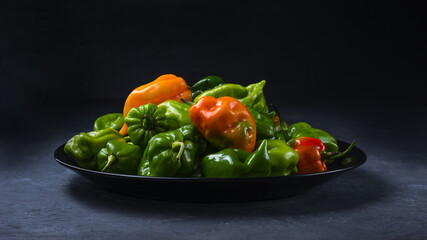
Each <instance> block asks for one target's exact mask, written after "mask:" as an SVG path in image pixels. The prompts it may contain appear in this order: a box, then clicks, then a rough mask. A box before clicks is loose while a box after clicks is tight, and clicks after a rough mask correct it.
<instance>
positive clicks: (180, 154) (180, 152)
mask: <svg viewBox="0 0 427 240" xmlns="http://www.w3.org/2000/svg"><path fill="white" fill-rule="evenodd" d="M177 145H179V151H178V154H177V155H176V160H177V161H179V159H181V156H182V153H184V148H185V144H184V142H174V143H172V149H174V148H176V146H177Z"/></svg>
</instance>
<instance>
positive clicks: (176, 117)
mask: <svg viewBox="0 0 427 240" xmlns="http://www.w3.org/2000/svg"><path fill="white" fill-rule="evenodd" d="M189 110H190V106H188V105H187V104H184V103H181V102H177V101H173V100H168V101H165V102H163V103H161V104H159V105H158V106H156V105H154V104H153V103H147V104H144V105H141V106H139V107H136V108H132V109H131V110H130V111H129V113H128V115H127V116H126V117H125V123H126V124H127V126H128V135H129V137H130V139H131V141H132V143H133V144H136V145H138V146H140V147H141V148H142V149H145V147H146V146H147V144H148V141H149V140H150V139H151V138H152V137H153V136H154V135H156V134H157V133H161V132H167V131H169V130H174V129H177V128H179V127H182V126H185V125H187V124H190V123H191V121H190V118H189V116H188V112H189Z"/></svg>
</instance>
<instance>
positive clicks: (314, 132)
mask: <svg viewBox="0 0 427 240" xmlns="http://www.w3.org/2000/svg"><path fill="white" fill-rule="evenodd" d="M297 137H312V138H317V139H319V140H320V141H322V142H323V144H324V145H325V151H326V152H338V151H339V149H338V144H337V140H336V139H335V138H334V137H333V136H332V135H331V134H329V133H327V132H325V131H323V130H321V129H318V128H312V127H311V126H310V124H308V123H305V122H298V123H294V124H292V125H290V126H289V131H288V138H289V140H290V139H294V138H297Z"/></svg>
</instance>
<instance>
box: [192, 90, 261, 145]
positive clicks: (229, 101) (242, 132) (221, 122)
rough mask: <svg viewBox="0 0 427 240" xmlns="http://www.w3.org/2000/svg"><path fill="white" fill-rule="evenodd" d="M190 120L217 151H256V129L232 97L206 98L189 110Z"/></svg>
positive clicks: (250, 117) (242, 107) (249, 117)
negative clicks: (237, 149)
mask: <svg viewBox="0 0 427 240" xmlns="http://www.w3.org/2000/svg"><path fill="white" fill-rule="evenodd" d="M189 116H190V120H191V122H193V124H194V125H195V126H196V128H197V129H198V130H199V132H201V133H202V134H203V135H204V136H205V138H206V139H207V140H208V141H209V142H210V143H211V144H212V145H213V146H214V147H216V148H218V149H224V148H240V149H243V150H245V151H247V152H250V153H251V152H252V151H253V150H254V148H255V140H256V125H255V121H254V118H253V117H252V115H251V113H250V112H249V110H248V109H247V108H246V107H245V106H244V105H243V104H242V103H241V102H240V101H239V100H237V99H235V98H232V97H220V98H218V99H215V98H214V97H210V96H206V97H202V98H200V100H199V101H198V102H197V103H196V104H194V105H193V106H192V107H191V108H190V115H189Z"/></svg>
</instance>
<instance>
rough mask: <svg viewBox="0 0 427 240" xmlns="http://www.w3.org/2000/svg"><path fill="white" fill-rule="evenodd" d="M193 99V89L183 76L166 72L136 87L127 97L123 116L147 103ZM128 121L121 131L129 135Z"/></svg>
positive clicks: (157, 103)
mask: <svg viewBox="0 0 427 240" xmlns="http://www.w3.org/2000/svg"><path fill="white" fill-rule="evenodd" d="M181 98H182V99H185V100H189V101H191V100H192V97H191V90H190V89H188V86H187V83H186V82H185V80H184V79H183V78H181V77H177V76H175V75H173V74H165V75H162V76H160V77H158V78H157V79H156V80H154V81H152V82H150V83H147V84H145V85H142V86H139V87H137V88H135V89H134V90H133V91H132V92H131V93H130V94H129V96H128V97H127V99H126V102H125V106H124V108H123V117H126V116H127V114H128V112H129V111H130V110H131V109H132V108H134V107H139V106H141V105H144V104H147V103H153V104H155V105H159V104H160V103H162V102H164V101H166V100H175V101H179V100H180V99H181ZM127 129H128V127H127V125H126V123H125V124H124V125H123V127H122V128H121V129H120V133H121V134H122V135H123V136H125V135H127Z"/></svg>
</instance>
